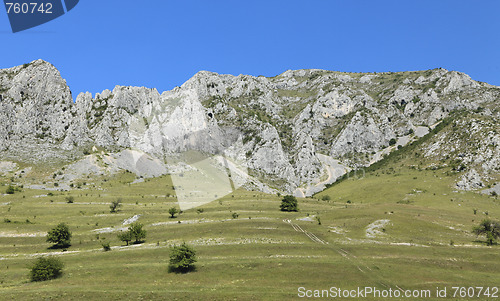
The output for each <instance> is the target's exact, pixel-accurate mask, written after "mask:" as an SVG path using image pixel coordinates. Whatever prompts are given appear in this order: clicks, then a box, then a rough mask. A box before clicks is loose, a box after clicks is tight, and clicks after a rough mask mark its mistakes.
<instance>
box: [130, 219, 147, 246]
mask: <svg viewBox="0 0 500 301" xmlns="http://www.w3.org/2000/svg"><path fill="white" fill-rule="evenodd" d="M142 227H144V225H143V224H141V223H138V222H135V223H133V224H131V225H130V226H129V227H128V231H129V232H130V235H132V237H133V238H135V242H136V243H139V242H141V241H142V240H143V239H145V238H146V230H144V229H142Z"/></svg>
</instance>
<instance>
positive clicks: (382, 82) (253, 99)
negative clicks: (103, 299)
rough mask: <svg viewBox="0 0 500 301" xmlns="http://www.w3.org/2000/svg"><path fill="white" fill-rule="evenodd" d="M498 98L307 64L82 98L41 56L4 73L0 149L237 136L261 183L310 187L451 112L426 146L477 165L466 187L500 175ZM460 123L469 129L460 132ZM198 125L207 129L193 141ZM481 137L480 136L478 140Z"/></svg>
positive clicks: (439, 155)
mask: <svg viewBox="0 0 500 301" xmlns="http://www.w3.org/2000/svg"><path fill="white" fill-rule="evenodd" d="M499 99H500V88H498V87H495V86H492V85H489V84H486V83H481V82H477V81H474V80H472V79H471V78H470V77H469V76H468V75H466V74H464V73H460V72H456V71H448V70H445V69H442V68H438V69H433V70H426V71H408V72H384V73H346V72H336V71H326V70H319V69H303V70H288V71H285V72H283V73H282V74H280V75H278V76H275V77H263V76H259V77H253V76H249V75H238V76H234V75H219V74H217V73H214V72H209V71H200V72H198V73H196V74H195V75H194V76H193V77H192V78H191V79H189V80H188V81H187V82H186V83H184V84H183V85H182V86H181V87H177V88H175V89H173V90H171V91H165V92H163V93H161V94H160V93H159V92H158V91H157V90H156V89H150V88H145V87H126V86H116V87H114V88H113V90H104V91H103V92H101V93H96V94H95V95H94V96H92V94H91V93H88V92H87V93H80V94H79V95H78V97H77V99H76V102H75V103H73V100H72V97H71V92H70V90H69V88H68V86H67V84H66V81H65V80H64V79H62V78H61V75H60V73H59V71H57V69H56V68H55V67H54V66H52V65H51V64H50V63H47V62H45V61H43V60H37V61H34V62H31V63H29V64H25V65H23V66H17V67H13V68H9V69H3V70H0V109H1V110H0V123H1V127H0V156H1V157H3V158H4V159H10V160H15V161H26V162H60V161H65V162H74V161H75V160H76V161H78V160H80V159H82V158H84V157H85V156H88V155H86V154H88V150H89V149H92V148H98V149H105V150H107V151H108V152H111V153H117V154H118V153H119V152H121V151H123V150H126V149H129V148H134V149H138V150H140V151H143V152H146V153H148V154H150V155H151V156H155V157H156V158H158V159H159V160H160V161H161V160H162V158H163V156H164V155H165V154H168V153H170V152H171V151H172V150H174V149H177V148H179V147H180V148H185V147H189V148H194V149H197V150H203V151H206V152H207V153H210V152H217V150H218V149H219V146H220V145H224V144H225V139H226V138H227V137H230V136H232V135H234V134H238V133H239V134H241V135H243V144H242V146H241V149H240V151H242V152H243V153H244V154H246V160H247V161H248V167H249V170H250V171H251V175H252V179H253V180H252V181H253V183H252V185H253V187H256V188H257V189H260V190H264V191H276V190H281V191H287V192H294V193H295V194H297V195H310V194H312V193H314V192H317V191H319V190H321V189H323V188H324V187H325V185H326V184H329V183H331V182H333V181H334V180H335V179H336V178H337V177H338V176H340V175H342V174H344V173H345V172H347V171H348V170H350V169H355V168H362V167H366V166H368V165H370V164H373V163H374V162H376V161H378V160H380V159H381V158H383V156H384V155H385V154H387V153H389V152H390V151H392V150H394V149H396V148H397V147H398V146H399V147H404V146H405V145H407V144H408V143H411V142H412V141H416V140H419V139H420V138H421V137H422V136H424V135H425V134H426V133H428V132H429V131H430V130H431V129H433V128H435V127H436V126H437V125H439V124H440V123H441V122H442V121H443V120H445V119H446V118H453V127H451V128H449V129H448V128H447V129H446V130H444V131H443V132H441V133H440V135H434V136H433V137H434V138H433V140H432V139H431V140H428V142H427V143H428V144H426V145H425V146H423V147H424V148H423V149H422V154H421V155H423V156H426V157H427V158H428V159H429V162H434V163H436V162H441V163H439V164H452V161H453V160H455V161H453V162H457V160H458V161H460V162H464V164H465V165H467V169H465V170H463V172H464V173H465V172H470V174H467V175H465V174H464V179H462V180H463V181H465V182H463V181H462V180H461V181H462V182H460V183H461V184H460V185H459V186H460V187H462V188H465V189H469V188H472V187H476V188H477V187H480V186H478V184H477V183H479V182H481V183H482V184H483V185H485V184H486V183H490V182H492V181H493V182H494V181H495V179H496V178H497V176H498V168H499V166H500V165H499V163H498V159H497V158H499V157H500V154H499V149H498V142H499V134H498V131H495V129H497V128H498V118H499V117H500V116H499V114H500V112H499V107H498V100H499ZM458 112H461V113H460V114H457V113H458ZM468 126H471V127H470V128H469V127H468ZM458 128H461V129H463V131H464V133H465V134H464V135H455V134H454V131H455V130H456V129H458ZM137 129H140V131H138V130H137ZM195 132H197V133H204V134H203V135H201V136H199V137H197V138H196V140H195V141H194V142H193V133H195ZM473 140H474V141H478V142H477V143H478V145H476V146H475V147H472V148H471V147H470V145H467V141H473ZM481 141H485V143H488V144H487V145H489V146H485V145H486V144H485V145H483V144H482V143H480V142H481ZM444 145H446V146H447V147H444ZM448 146H452V147H450V148H448ZM444 149H446V152H444V151H442V150H444ZM424 150H425V152H424ZM478 154H481V155H480V156H478ZM429 164H430V163H429ZM436 164H438V163H436ZM120 168H121V167H119V166H118V167H116V170H119V169H120ZM110 170H115V169H110ZM159 170H160V169H159ZM161 170H164V171H165V172H168V168H167V167H166V166H164V168H163V169H161ZM468 179H469V180H468ZM457 181H458V179H457ZM471 181H474V182H475V183H476V184H477V185H476V184H474V185H468V184H470V182H471Z"/></svg>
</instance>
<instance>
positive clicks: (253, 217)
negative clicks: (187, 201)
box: [0, 164, 500, 300]
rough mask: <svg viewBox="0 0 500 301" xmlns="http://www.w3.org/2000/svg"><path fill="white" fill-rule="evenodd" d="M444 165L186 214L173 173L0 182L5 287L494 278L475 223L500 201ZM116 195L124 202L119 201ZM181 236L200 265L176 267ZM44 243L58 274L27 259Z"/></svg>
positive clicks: (250, 288)
mask: <svg viewBox="0 0 500 301" xmlns="http://www.w3.org/2000/svg"><path fill="white" fill-rule="evenodd" d="M448 172H449V170H446V169H438V170H425V169H422V170H419V169H413V168H408V167H405V166H404V165H403V164H401V165H392V167H391V168H385V169H384V168H382V169H378V170H375V171H370V172H368V173H367V174H366V175H365V176H364V177H361V178H356V177H353V178H350V179H347V180H344V181H342V182H340V183H338V184H335V185H333V186H332V187H330V188H328V189H327V190H325V191H323V192H321V193H319V194H317V195H315V196H314V197H313V198H302V199H299V212H290V213H288V212H280V211H279V205H280V201H281V197H278V196H276V195H268V194H263V193H258V192H251V191H245V190H238V191H235V192H234V194H230V195H227V196H225V197H223V198H221V199H220V200H217V201H214V202H212V203H209V204H206V205H204V206H202V207H199V208H194V209H190V210H187V211H185V212H183V213H181V214H180V215H179V216H178V217H176V218H170V215H169V213H168V209H169V208H171V207H174V206H175V207H177V208H178V205H177V202H176V198H175V192H174V191H173V188H172V183H171V181H170V178H169V177H168V176H164V177H160V178H154V179H146V180H145V181H144V182H141V183H135V184H131V182H132V181H134V180H135V177H134V176H133V175H132V174H130V173H123V174H119V175H116V176H114V177H112V178H109V179H104V178H101V179H94V180H92V181H90V180H89V183H87V184H86V185H84V186H82V188H81V189H74V190H72V191H70V192H59V191H54V192H52V193H51V194H48V193H49V192H48V191H46V190H32V189H22V191H21V192H16V193H15V194H13V195H1V196H0V213H1V216H2V218H1V220H0V267H1V268H0V300H48V299H50V300H290V299H299V298H298V295H297V294H298V288H299V287H305V288H307V289H329V288H330V287H339V288H342V289H355V288H357V287H365V286H371V287H377V288H379V289H388V288H392V289H393V290H396V289H403V290H407V289H412V290H413V289H430V290H431V291H433V292H434V291H435V289H436V287H447V288H448V293H450V290H451V287H452V286H466V287H469V286H483V287H486V286H498V285H499V280H500V278H499V274H498V271H499V270H500V252H499V251H500V249H499V248H500V247H499V246H493V247H488V246H486V245H485V244H484V243H483V242H482V241H483V240H484V238H482V237H479V238H478V237H476V236H475V235H473V234H472V233H471V229H472V227H473V226H475V225H477V224H478V223H479V222H480V221H481V220H482V219H484V218H486V217H489V218H492V219H496V220H498V219H499V216H500V202H499V200H498V198H495V197H492V196H488V195H482V194H479V193H472V192H459V191H455V190H454V188H453V178H452V177H450V176H448V175H447V174H448ZM2 180H3V182H4V186H0V191H1V192H2V193H3V192H4V190H5V189H6V188H7V186H6V185H7V183H8V181H9V180H8V179H7V177H6V178H2V179H0V181H2ZM90 182H92V183H90ZM69 196H73V197H74V202H73V203H67V197H69ZM118 198H121V200H122V204H123V206H122V207H121V208H120V210H119V211H118V212H116V213H110V210H109V204H110V203H111V202H112V201H113V200H117V199H118ZM233 213H236V214H237V217H236V218H234V216H233ZM137 215H138V216H139V217H138V221H139V222H141V223H143V224H144V228H145V230H146V231H147V237H146V240H145V242H144V243H142V244H132V245H130V246H125V245H124V243H122V242H121V241H119V240H118V238H117V233H119V231H120V229H125V228H126V227H127V226H126V225H123V222H124V221H125V220H127V219H129V218H131V217H134V216H137ZM287 220H289V221H287ZM60 222H65V223H66V224H68V225H69V227H70V229H71V230H72V233H73V238H72V242H71V243H72V245H71V246H70V247H69V248H67V250H65V251H63V250H61V249H50V247H51V244H50V243H47V242H46V241H45V235H46V233H47V231H48V230H50V229H51V228H52V227H54V226H56V225H57V224H58V223H60ZM311 237H316V238H317V239H313V238H311ZM183 241H185V242H187V243H188V244H190V245H192V246H193V247H194V248H195V249H196V251H197V255H198V262H197V264H196V266H197V269H196V271H194V272H191V273H187V274H175V273H168V260H169V257H168V255H169V247H170V246H172V245H174V244H179V243H182V242H183ZM103 242H109V243H110V245H111V246H112V250H111V251H108V252H104V251H103V248H102V243H103ZM47 254H52V255H54V256H59V258H61V259H62V261H63V262H64V264H65V268H64V270H63V275H62V277H60V278H58V279H55V280H51V281H46V282H30V281H29V277H28V266H29V265H30V264H31V263H32V262H33V261H34V260H35V259H36V258H37V257H38V256H41V255H47ZM351 299H352V298H351ZM406 299H408V298H406ZM438 299H439V300H442V299H443V298H435V296H434V295H433V298H430V299H426V300H438ZM449 299H450V300H458V299H460V298H451V297H450V298H449ZM486 299H487V298H475V299H474V300H486ZM363 300H379V299H377V298H363ZM393 300H398V299H397V298H393ZM463 300H466V299H463Z"/></svg>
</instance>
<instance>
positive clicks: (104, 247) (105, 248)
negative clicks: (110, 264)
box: [101, 241, 111, 252]
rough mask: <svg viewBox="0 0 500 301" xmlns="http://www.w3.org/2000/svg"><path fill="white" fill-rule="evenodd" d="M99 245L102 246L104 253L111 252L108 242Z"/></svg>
mask: <svg viewBox="0 0 500 301" xmlns="http://www.w3.org/2000/svg"><path fill="white" fill-rule="evenodd" d="M101 245H102V249H103V250H104V252H107V251H111V246H110V244H109V241H108V242H103V243H102V244H101Z"/></svg>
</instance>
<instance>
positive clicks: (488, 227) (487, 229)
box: [473, 219, 500, 246]
mask: <svg viewBox="0 0 500 301" xmlns="http://www.w3.org/2000/svg"><path fill="white" fill-rule="evenodd" d="M473 232H474V234H476V235H486V244H487V245H488V246H491V245H493V243H494V242H495V240H496V239H497V238H498V237H499V236H500V224H499V223H498V222H493V221H492V220H489V219H485V220H483V221H482V222H481V223H480V224H479V226H477V227H474V229H473Z"/></svg>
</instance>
